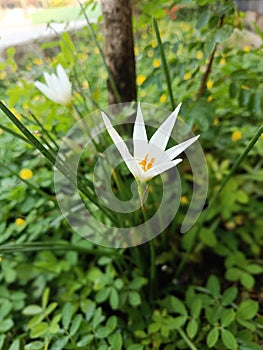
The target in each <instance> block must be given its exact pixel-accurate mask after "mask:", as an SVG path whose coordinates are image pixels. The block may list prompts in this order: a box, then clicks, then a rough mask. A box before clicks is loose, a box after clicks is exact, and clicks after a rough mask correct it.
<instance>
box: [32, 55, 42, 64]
mask: <svg viewBox="0 0 263 350" xmlns="http://www.w3.org/2000/svg"><path fill="white" fill-rule="evenodd" d="M33 62H34V63H35V64H36V65H38V66H40V65H41V64H43V61H42V60H41V58H38V57H35V58H34V59H33Z"/></svg>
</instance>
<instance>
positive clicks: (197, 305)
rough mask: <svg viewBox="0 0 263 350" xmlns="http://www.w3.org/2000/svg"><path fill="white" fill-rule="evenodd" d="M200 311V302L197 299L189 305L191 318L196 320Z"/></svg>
mask: <svg viewBox="0 0 263 350" xmlns="http://www.w3.org/2000/svg"><path fill="white" fill-rule="evenodd" d="M201 309H202V301H201V299H199V298H197V299H195V300H194V302H193V303H192V305H191V315H192V317H193V318H198V317H199V315H200V312H201Z"/></svg>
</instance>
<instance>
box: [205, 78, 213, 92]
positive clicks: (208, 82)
mask: <svg viewBox="0 0 263 350" xmlns="http://www.w3.org/2000/svg"><path fill="white" fill-rule="evenodd" d="M213 85H214V82H213V81H212V80H207V82H206V87H207V90H210V89H212V87H213Z"/></svg>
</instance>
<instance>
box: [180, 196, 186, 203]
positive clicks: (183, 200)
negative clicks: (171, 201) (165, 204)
mask: <svg viewBox="0 0 263 350" xmlns="http://www.w3.org/2000/svg"><path fill="white" fill-rule="evenodd" d="M180 202H181V203H182V204H187V203H188V198H187V197H186V196H182V197H181V200H180Z"/></svg>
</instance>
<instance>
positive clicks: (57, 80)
mask: <svg viewBox="0 0 263 350" xmlns="http://www.w3.org/2000/svg"><path fill="white" fill-rule="evenodd" d="M44 78H45V82H46V84H43V83H41V82H40V81H35V86H36V88H38V89H39V90H40V91H41V92H42V93H43V94H44V95H46V96H47V98H49V99H50V100H51V101H53V102H55V103H59V104H61V105H67V104H69V103H70V101H71V96H72V84H71V82H70V81H69V78H68V76H67V74H66V72H65V70H64V68H63V67H62V66H61V65H60V64H59V65H58V66H57V75H56V74H54V73H52V74H48V73H47V72H44Z"/></svg>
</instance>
